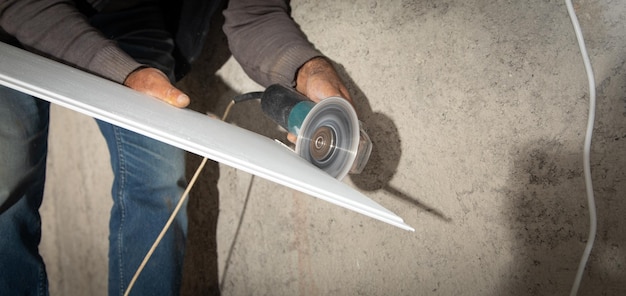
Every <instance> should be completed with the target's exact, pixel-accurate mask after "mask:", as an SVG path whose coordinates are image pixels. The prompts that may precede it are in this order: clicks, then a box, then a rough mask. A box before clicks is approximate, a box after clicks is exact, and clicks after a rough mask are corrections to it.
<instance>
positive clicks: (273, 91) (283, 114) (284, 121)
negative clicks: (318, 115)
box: [261, 84, 314, 132]
mask: <svg viewBox="0 0 626 296" xmlns="http://www.w3.org/2000/svg"><path fill="white" fill-rule="evenodd" d="M302 102H311V101H310V100H309V98H307V97H306V96H304V95H303V94H301V93H299V92H297V91H296V90H295V89H293V88H291V87H286V86H283V85H280V84H272V85H270V86H268V87H267V88H266V89H265V91H264V92H263V95H262V96H261V109H262V110H263V112H264V113H265V115H267V116H269V117H270V118H271V119H272V120H274V121H275V122H276V123H277V124H278V125H280V126H282V127H283V128H284V129H286V130H289V131H290V126H289V116H290V114H291V111H292V110H293V109H294V107H295V106H296V105H298V104H299V103H302ZM311 104H314V103H313V102H311ZM305 115H306V114H305ZM290 132H292V131H290Z"/></svg>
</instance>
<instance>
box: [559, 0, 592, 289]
mask: <svg viewBox="0 0 626 296" xmlns="http://www.w3.org/2000/svg"><path fill="white" fill-rule="evenodd" d="M565 4H566V6H567V12H568V13H569V17H570V19H571V20H572V24H573V25H574V31H575V32H576V39H577V40H578V47H580V54H581V55H582V57H583V62H584V64H585V70H586V72H587V79H588V80H589V116H588V119H587V132H586V134H585V144H584V149H583V162H584V163H583V167H584V171H585V186H586V188H587V203H588V207H589V238H588V239H587V245H586V246H585V251H584V252H583V255H582V257H581V258H580V263H579V265H578V271H577V272H576V278H575V279H574V284H573V285H572V290H571V291H570V295H571V296H574V295H576V294H578V288H579V287H580V281H581V279H582V277H583V272H584V271H585V266H586V265H587V260H588V259H589V255H590V254H591V249H592V248H593V242H594V240H595V238H596V231H597V223H598V222H597V218H596V203H595V198H594V196H593V184H592V181H591V164H590V160H589V158H590V156H589V155H590V151H591V137H592V136H593V123H594V121H595V111H596V83H595V80H594V78H593V70H592V69H591V62H590V61H589V55H588V54H587V48H586V46H585V40H584V38H583V33H582V30H581V29H580V24H579V23H578V18H577V17H576V12H575V11H574V6H573V5H572V1H571V0H565Z"/></svg>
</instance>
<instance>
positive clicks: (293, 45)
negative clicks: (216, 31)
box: [224, 0, 322, 86]
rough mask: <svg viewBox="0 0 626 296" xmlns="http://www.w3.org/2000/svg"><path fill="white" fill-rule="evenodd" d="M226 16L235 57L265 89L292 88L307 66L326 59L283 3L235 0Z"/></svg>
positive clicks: (229, 38) (227, 32) (276, 0)
mask: <svg viewBox="0 0 626 296" xmlns="http://www.w3.org/2000/svg"><path fill="white" fill-rule="evenodd" d="M224 16H225V19H226V22H225V24H224V32H225V33H226V36H227V38H228V44H229V48H230V50H231V52H232V54H233V56H234V57H235V59H236V60H237V61H238V62H239V64H241V66H242V67H243V69H244V70H245V71H246V73H247V74H248V75H249V76H250V77H251V78H252V79H253V80H255V81H256V82H258V83H259V84H261V85H263V86H268V85H270V84H273V83H282V84H286V85H292V84H293V83H294V81H295V78H296V77H295V76H296V73H297V71H298V69H299V68H300V67H301V66H302V65H303V64H304V63H305V62H307V61H308V60H310V59H312V58H314V57H317V56H322V54H321V53H320V52H319V51H318V50H316V49H315V48H314V46H313V45H312V44H311V43H310V42H309V41H308V40H307V38H306V36H305V35H304V33H303V32H302V31H301V30H300V28H299V26H298V25H297V24H296V23H295V22H294V20H293V19H292V18H291V15H290V8H289V5H288V4H287V3H286V2H285V1H283V0H267V1H258V0H256V1H255V0H231V1H230V2H229V4H228V8H227V9H226V10H225V11H224Z"/></svg>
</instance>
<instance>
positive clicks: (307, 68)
mask: <svg viewBox="0 0 626 296" xmlns="http://www.w3.org/2000/svg"><path fill="white" fill-rule="evenodd" d="M296 90H297V91H299V92H300V93H302V94H304V95H305V96H307V97H308V98H309V99H311V100H312V101H313V102H316V103H317V102H319V101H321V100H323V99H325V98H328V97H342V98H344V99H346V100H348V102H350V104H352V98H351V97H350V94H349V93H348V89H347V88H346V86H345V85H343V82H342V81H341V78H339V74H337V71H335V68H334V67H333V65H332V64H331V63H330V62H329V61H328V60H327V59H326V58H324V57H316V58H313V59H311V60H309V61H308V62H306V63H305V64H304V65H302V67H301V68H300V70H298V76H297V77H296Z"/></svg>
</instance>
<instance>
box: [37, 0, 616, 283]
mask: <svg viewBox="0 0 626 296" xmlns="http://www.w3.org/2000/svg"><path fill="white" fill-rule="evenodd" d="M575 2H576V9H577V12H578V14H579V18H580V22H581V25H582V27H583V31H584V34H585V37H586V40H587V46H588V50H589V53H590V56H591V60H592V63H593V66H594V70H595V78H596V80H597V86H598V88H597V90H598V105H597V113H596V114H597V120H596V127H595V135H594V137H593V147H592V157H591V162H592V163H591V165H592V170H593V180H594V182H595V183H594V186H595V193H596V199H597V209H598V235H597V239H596V244H595V247H594V249H593V252H592V254H591V258H590V261H589V265H588V267H587V270H586V271H585V274H584V278H583V281H582V286H581V293H580V294H581V295H624V294H625V293H626V281H625V280H624V279H625V278H626V270H625V269H626V231H624V229H626V215H624V214H623V209H624V208H626V200H625V199H624V197H625V196H626V170H625V169H624V168H625V165H626V67H625V63H626V51H625V50H624V49H625V48H626V2H624V1H619V0H584V1H582V0H581V1H575ZM292 7H293V16H294V18H295V19H296V20H297V21H298V22H299V23H300V25H301V27H302V29H303V31H304V32H306V33H307V34H308V36H309V38H310V40H311V41H313V42H314V43H315V44H316V45H317V46H318V48H320V49H321V50H322V51H323V52H325V53H326V54H327V55H328V56H329V57H330V58H332V59H333V60H334V61H335V62H336V63H337V64H338V66H339V67H340V69H341V72H342V74H343V75H344V77H345V79H346V81H347V82H348V84H349V87H350V91H351V93H352V94H353V96H354V98H355V99H356V102H357V105H358V110H357V111H358V113H359V115H360V117H361V119H362V120H363V121H364V122H365V123H366V125H367V127H368V128H369V131H370V136H371V137H372V138H373V142H374V145H375V150H374V154H373V156H372V159H371V161H370V163H369V165H368V167H367V169H366V172H364V174H362V175H359V176H353V177H351V178H347V179H346V182H348V183H349V184H351V185H352V186H354V187H355V188H358V189H359V190H360V191H361V192H363V193H365V194H366V195H368V196H369V197H371V198H372V199H374V200H376V201H377V202H379V203H380V204H382V205H383V206H385V207H387V208H388V209H390V210H392V211H394V212H396V213H397V214H399V215H400V216H401V217H403V218H404V219H405V221H406V222H407V223H408V224H409V225H411V226H413V227H415V228H416V232H414V233H411V232H407V231H402V230H400V229H397V228H394V227H392V226H389V225H387V224H384V223H381V222H379V221H376V220H373V219H370V218H367V217H365V216H362V215H359V214H356V213H353V212H350V211H348V210H345V209H342V208H339V207H336V206H333V205H331V204H329V203H326V202H324V201H320V200H317V199H315V198H312V197H309V196H307V195H304V194H301V193H299V192H296V191H293V190H290V189H287V188H285V187H282V186H279V185H276V184H273V183H271V182H268V181H265V180H262V179H260V178H253V177H252V176H251V175H249V174H247V173H244V172H241V171H237V170H234V169H232V168H229V167H225V166H221V165H219V166H218V165H217V164H212V165H211V166H210V167H209V168H208V169H207V170H206V171H205V174H204V175H203V176H202V184H200V185H199V186H200V187H198V188H196V191H195V194H194V196H193V198H192V200H191V201H190V210H189V211H190V216H191V222H190V238H189V245H190V246H189V249H188V256H187V258H186V259H187V261H186V269H185V284H184V288H183V294H186V295H207V294H210V292H211V291H215V290H216V289H217V287H218V286H221V291H222V293H223V294H224V295H563V294H567V293H568V292H569V289H570V287H571V284H572V281H573V279H574V275H575V271H576V268H577V265H578V261H579V258H580V255H581V254H582V252H583V249H584V244H585V242H586V239H587V231H588V226H589V223H588V212H587V202H586V197H585V193H584V191H585V186H584V181H583V169H582V167H583V164H582V145H583V139H584V129H585V125H586V120H587V111H588V98H589V97H588V89H587V81H586V76H585V73H584V68H583V65H582V61H581V58H580V55H579V50H578V47H577V44H576V40H575V37H574V33H573V29H572V26H571V23H570V20H569V18H568V16H567V12H566V9H565V5H564V1H543V0H542V1H540V0H529V1H478V0H474V1H397V0H394V1H330V0H321V1H320V0H294V1H292ZM213 37H214V38H213V40H217V41H215V42H214V43H210V44H209V45H208V46H207V49H206V51H205V55H204V56H203V58H202V59H201V60H200V61H199V64H198V65H197V66H196V70H195V72H194V73H192V74H191V75H190V76H189V77H187V78H186V79H185V80H184V81H183V82H182V83H181V87H183V88H185V89H186V90H187V91H188V92H189V93H190V94H191V96H192V98H193V99H194V100H195V102H194V106H193V108H194V109H196V110H199V111H201V112H206V111H212V112H215V113H217V114H221V112H222V111H223V110H224V107H225V104H226V102H227V101H228V99H229V98H230V97H231V96H232V95H234V94H236V93H240V92H244V91H251V90H257V89H259V87H258V86H257V85H256V84H254V83H253V82H251V81H250V80H249V79H248V78H247V77H246V76H245V75H244V74H243V73H242V71H241V69H240V68H239V66H238V65H237V64H236V62H234V61H233V60H232V59H230V60H227V59H228V57H229V54H228V52H227V51H226V50H225V48H224V47H223V46H217V45H216V44H220V41H221V40H222V38H223V36H221V35H220V34H218V33H216V32H214V33H213ZM224 62H226V63H225V64H223V63H224ZM222 64H223V65H222ZM217 69H219V71H218V72H217V75H213V74H214V73H215V71H216V70H217ZM231 121H232V122H233V124H237V125H239V126H242V127H244V128H248V129H252V130H254V131H256V132H258V133H261V134H265V135H267V136H269V137H277V138H281V139H282V138H284V136H283V135H282V134H281V133H280V132H279V131H278V130H277V129H276V128H275V126H274V125H273V124H271V123H270V122H269V121H268V120H266V119H265V118H263V116H262V115H260V111H259V109H258V106H256V105H255V104H254V103H251V104H247V105H242V106H237V107H236V108H235V109H234V111H233V114H232V116H231ZM51 133H52V135H51V143H50V159H49V164H48V166H49V173H48V175H49V179H48V180H49V182H48V186H47V188H46V200H45V202H44V205H43V208H42V215H43V218H44V219H45V220H44V238H43V242H42V253H43V254H44V256H45V258H46V260H47V264H48V271H49V274H50V286H51V293H52V295H104V294H105V293H106V269H107V263H106V262H107V255H106V254H107V253H106V252H107V220H108V210H109V207H110V205H111V201H110V197H109V186H110V182H111V173H110V169H109V166H108V154H107V151H106V148H105V145H104V142H103V140H102V138H101V136H100V135H99V133H98V131H97V128H96V126H95V124H94V123H93V121H92V120H91V119H90V118H87V117H85V116H83V115H79V114H76V113H73V112H71V111H67V110H64V109H62V108H59V107H55V108H54V109H53V122H52V132H51ZM277 161H280V160H277ZM189 163H190V167H194V166H195V165H196V164H197V163H198V160H197V159H196V157H192V156H190V158H189ZM218 178H219V179H218ZM218 190H219V201H218V199H217V192H218ZM218 211H219V219H217V218H216V214H217V212H218Z"/></svg>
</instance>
